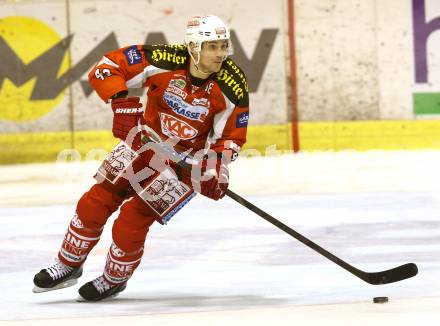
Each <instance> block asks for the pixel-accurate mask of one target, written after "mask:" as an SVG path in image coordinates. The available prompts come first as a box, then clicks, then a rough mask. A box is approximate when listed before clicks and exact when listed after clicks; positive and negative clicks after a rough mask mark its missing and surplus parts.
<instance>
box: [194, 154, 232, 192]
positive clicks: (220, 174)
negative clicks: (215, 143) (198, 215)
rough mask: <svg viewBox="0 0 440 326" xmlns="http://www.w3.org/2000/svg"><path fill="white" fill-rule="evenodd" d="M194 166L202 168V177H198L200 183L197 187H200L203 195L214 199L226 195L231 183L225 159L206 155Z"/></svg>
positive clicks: (199, 189)
mask: <svg viewBox="0 0 440 326" xmlns="http://www.w3.org/2000/svg"><path fill="white" fill-rule="evenodd" d="M194 168H198V169H200V174H201V177H200V178H199V179H198V178H197V179H198V185H196V187H195V188H196V189H197V188H198V189H197V190H198V191H199V192H200V193H201V194H202V195H204V196H206V197H208V198H211V199H214V200H219V199H220V198H223V197H224V196H225V192H226V190H227V189H228V185H229V169H228V165H227V164H226V162H225V160H222V159H221V158H219V157H215V158H207V157H206V158H204V159H203V160H202V161H201V162H200V163H199V165H198V166H197V167H194ZM193 175H194V173H193ZM193 180H194V179H193ZM196 182H197V181H196Z"/></svg>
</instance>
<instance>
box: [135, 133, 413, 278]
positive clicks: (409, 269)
mask: <svg viewBox="0 0 440 326" xmlns="http://www.w3.org/2000/svg"><path fill="white" fill-rule="evenodd" d="M143 141H144V143H146V144H147V146H148V147H150V148H152V149H154V150H156V151H157V152H159V153H162V154H164V155H165V156H167V157H169V158H170V159H171V160H172V161H174V162H175V163H177V164H178V165H179V166H181V167H182V168H184V169H187V170H190V169H191V168H192V166H191V164H189V163H187V162H186V161H185V159H184V158H183V157H182V156H181V155H179V153H178V152H176V151H175V150H174V148H173V147H172V146H170V144H168V143H166V142H163V141H158V140H157V139H155V140H154V141H153V140H151V139H150V138H148V139H147V137H144V138H143ZM226 195H227V196H228V197H229V198H231V199H233V200H235V201H236V202H237V203H239V204H240V205H242V206H244V207H246V208H247V209H249V210H251V211H252V212H254V213H255V214H257V215H258V216H260V217H262V218H264V219H265V220H266V221H268V222H269V223H271V224H273V225H275V226H276V227H277V228H279V229H280V230H282V231H284V232H286V233H287V234H289V235H291V236H292V237H294V238H295V239H297V240H299V241H300V242H302V243H303V244H305V245H306V246H308V247H309V248H311V249H313V250H315V251H316V252H317V253H319V254H321V255H322V256H324V257H326V258H327V259H329V260H331V261H332V262H334V263H335V264H337V265H339V266H340V267H342V268H344V269H345V270H347V271H348V272H350V273H351V274H353V275H355V276H357V277H358V278H360V279H361V280H363V281H365V282H367V283H369V284H373V285H379V284H388V283H393V282H399V281H402V280H405V279H407V278H410V277H413V276H416V275H417V273H418V268H417V265H416V264H414V263H408V264H404V265H401V266H398V267H395V268H391V269H389V270H385V271H381V272H372V273H368V272H364V271H362V270H360V269H357V268H356V267H354V266H352V265H350V264H349V263H347V262H345V261H344V260H342V259H340V258H339V257H336V256H335V255H333V254H332V253H331V252H329V251H327V250H325V249H324V248H322V247H321V246H319V245H318V244H316V243H314V242H313V241H311V240H309V239H308V238H306V237H304V236H303V235H301V234H300V233H298V232H296V231H295V230H293V229H291V228H290V227H288V226H287V225H286V224H284V223H282V222H281V221H279V220H277V219H276V218H274V217H273V216H271V215H269V214H268V213H266V212H265V211H263V210H262V209H260V208H258V207H257V206H255V205H254V204H252V203H250V202H249V201H247V200H246V199H244V198H243V197H241V196H239V195H238V194H236V193H235V192H233V191H232V190H230V189H228V190H226Z"/></svg>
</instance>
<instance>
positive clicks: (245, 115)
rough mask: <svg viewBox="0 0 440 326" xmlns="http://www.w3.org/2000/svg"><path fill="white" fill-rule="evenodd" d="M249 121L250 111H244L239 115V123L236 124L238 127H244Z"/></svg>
mask: <svg viewBox="0 0 440 326" xmlns="http://www.w3.org/2000/svg"><path fill="white" fill-rule="evenodd" d="M248 122H249V112H243V113H240V114H239V115H237V123H236V124H235V126H236V127H237V128H244V127H247V125H248Z"/></svg>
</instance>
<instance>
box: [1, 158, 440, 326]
mask: <svg viewBox="0 0 440 326" xmlns="http://www.w3.org/2000/svg"><path fill="white" fill-rule="evenodd" d="M439 157H440V155H439V154H438V153H437V152H391V153H388V152H384V153H377V152H373V153H338V154H336V153H331V154H325V153H321V154H307V155H305V154H303V155H300V156H285V157H279V158H272V159H270V163H271V165H270V167H271V169H267V170H265V171H266V172H265V173H266V174H265V176H262V177H260V178H254V179H249V177H248V173H249V171H250V170H253V169H256V170H259V171H261V168H260V167H261V166H263V167H264V166H267V162H268V161H269V160H268V159H263V158H260V159H249V160H243V162H242V163H241V164H242V166H244V167H245V168H243V169H242V170H241V169H240V168H236V169H235V170H234V171H233V174H234V175H235V178H236V181H235V184H233V185H231V189H233V190H235V189H238V190H237V192H240V193H241V194H245V195H246V198H247V199H249V200H250V201H251V202H253V203H254V204H256V205H257V206H259V207H260V208H262V209H263V210H265V211H267V212H268V213H270V214H272V215H273V216H274V217H276V218H278V219H280V220H281V221H282V222H284V223H285V224H287V225H289V226H291V227H292V228H294V229H295V230H296V231H298V232H300V233H301V234H303V235H304V236H306V237H308V238H310V239H311V240H313V241H315V242H316V243H318V244H320V245H321V246H323V247H324V248H326V249H327V250H329V251H330V252H332V253H334V254H335V255H337V256H338V257H340V258H342V259H344V260H345V261H347V262H349V263H350V264H353V265H354V266H356V267H358V268H360V269H362V270H365V271H379V270H384V269H388V268H392V267H395V266H397V265H400V264H403V263H407V262H414V263H416V264H417V265H418V267H419V275H417V276H416V277H414V278H411V279H408V280H405V281H402V282H398V283H393V284H388V285H381V286H372V285H369V284H367V283H365V282H363V281H361V280H360V279H358V278H356V277H354V276H352V275H351V274H349V273H348V272H346V271H345V270H343V269H342V268H340V267H339V266H337V265H335V264H334V263H332V262H330V261H329V260H327V259H326V258H324V257H322V256H320V255H319V254H317V253H316V252H314V251H313V250H311V249H309V248H307V247H306V246H305V245H303V244H301V243H300V242H298V241H297V240H295V239H293V238H291V237H290V236H289V235H287V234H285V233H283V232H282V231H280V230H278V229H277V228H275V227H274V226H272V225H271V224H269V223H268V222H266V221H265V220H263V219H262V218H260V217H258V216H257V215H255V214H254V213H252V212H250V211H247V210H246V209H245V208H243V207H242V206H240V205H238V204H237V203H235V202H234V201H232V200H231V199H229V198H225V199H224V200H222V201H219V202H217V203H215V202H212V201H210V200H208V199H205V198H203V197H201V196H198V197H196V198H195V199H194V200H193V201H191V202H190V203H189V204H188V205H187V206H186V207H185V208H184V209H183V210H182V211H181V212H180V213H179V214H178V215H176V216H175V217H174V218H173V219H172V220H171V221H170V222H169V224H168V225H166V226H161V225H159V224H157V225H153V227H152V228H151V230H150V233H149V235H148V237H147V244H146V252H145V255H144V257H143V260H142V263H141V265H140V267H139V268H138V270H137V271H136V273H135V275H134V276H133V278H132V279H131V280H130V282H129V284H128V287H127V289H126V290H125V291H124V292H123V293H121V295H120V296H119V297H118V298H117V299H116V300H112V301H108V302H100V303H93V304H90V303H78V302H76V298H77V289H78V288H79V286H80V285H81V284H83V283H84V282H86V281H89V280H91V279H93V278H94V277H96V276H98V275H99V274H100V273H101V272H102V268H103V265H104V262H105V255H106V251H107V248H108V246H109V245H110V241H111V239H110V231H111V224H112V223H111V222H112V221H109V223H108V224H107V226H106V229H105V231H104V235H103V237H102V239H101V241H100V243H99V244H98V245H97V247H95V249H94V250H93V252H92V254H91V255H90V256H89V259H88V260H87V263H86V265H85V271H84V275H83V277H82V278H81V279H80V282H79V284H78V285H76V286H74V287H72V288H68V289H63V290H59V291H53V292H46V293H41V294H34V293H32V292H31V289H32V278H33V275H34V274H35V273H36V272H38V271H39V270H40V269H41V268H43V267H45V266H47V265H48V264H51V263H52V261H53V258H54V257H55V255H56V252H57V250H58V247H59V245H60V243H61V239H62V236H63V234H64V232H65V230H66V228H67V224H68V222H69V220H70V218H71V216H72V214H73V211H74V207H75V206H74V202H75V201H76V199H77V197H75V196H77V195H78V194H79V193H80V191H79V190H80V189H81V188H83V189H82V190H81V191H84V190H86V189H87V187H88V186H89V183H90V180H88V181H84V179H83V177H82V176H81V177H78V179H77V180H70V181H69V182H70V183H63V182H61V181H60V180H59V179H57V177H54V174H55V173H56V167H54V166H51V165H29V166H22V167H19V166H11V167H0V174H1V175H2V176H1V178H2V179H0V180H1V182H0V185H1V188H0V191H1V194H2V199H1V201H0V281H1V285H2V292H3V293H2V294H3V295H2V299H1V305H0V320H1V321H3V322H1V321H0V323H1V324H9V323H12V324H14V325H15V324H17V325H22V324H32V325H34V324H42V325H43V324H44V325H69V324H78V323H81V324H84V325H86V324H93V325H110V324H111V325H113V324H114V325H116V324H118V325H120V324H129V325H225V324H230V325H293V324H296V325H387V326H391V325H414V324H415V323H416V322H417V323H419V324H421V325H433V326H434V325H439V324H440V281H439V276H440V192H437V189H436V187H439V184H431V182H432V183H435V182H436V179H437V178H438V176H437V175H434V173H436V170H435V164H436V162H438V160H439ZM399 158H400V160H399ZM402 158H406V159H407V160H405V159H402ZM425 160H426V162H427V163H426V166H425V168H424V169H423V168H422V169H420V168H418V169H413V167H411V166H405V162H408V164H410V165H411V164H413V163H414V162H420V161H425ZM317 161H320V163H321V165H322V166H323V167H325V168H323V170H325V175H324V174H323V180H327V181H326V182H324V184H323V186H322V187H321V188H319V182H318V181H319V176H318V175H316V174H317V173H319V169H316V167H315V165H313V164H312V165H311V164H310V162H317ZM399 161H400V164H399V166H398V168H396V164H397V162H399ZM289 162H290V164H289ZM368 162H369V164H368ZM392 162H394V163H396V164H394V163H392ZM237 163H238V162H237ZM244 163H247V165H244ZM90 166H93V164H92V165H90V164H89V165H87V164H85V165H81V166H76V167H74V168H75V169H79V170H78V171H81V172H82V173H85V172H87V175H88V176H90V175H91V174H93V171H92V170H90V171H89V168H90ZM289 166H290V168H288V167H289ZM293 166H295V169H296V170H295V171H291V170H286V168H288V169H291V168H292V167H293ZM365 166H368V169H365V168H364V167H365ZM438 166H440V165H437V167H438ZM239 167H240V165H239ZM281 167H283V169H282V168H281ZM431 168H432V169H431ZM348 170H351V171H352V172H350V174H351V178H348V177H347V175H346V173H347V171H348ZM396 170H397V171H396ZM67 171H68V170H67ZM356 171H357V172H356ZM409 171H413V172H412V173H413V174H414V173H417V174H418V179H423V180H419V181H418V182H417V184H416V185H415V187H414V188H415V189H413V190H411V185H410V184H408V182H406V183H404V182H403V181H401V186H400V187H399V186H398V185H396V182H395V180H397V179H398V178H397V174H398V173H400V174H401V178H405V179H406V180H407V181H408V180H415V179H417V178H415V177H414V176H413V174H409V173H408V172H409ZM89 172H90V173H89ZM387 173H388V174H389V175H390V176H391V177H390V178H389V179H386V178H384V179H381V182H380V183H379V182H378V179H377V180H376V182H374V183H373V182H372V181H371V180H372V179H374V178H375V175H376V174H378V175H381V176H386V175H387ZM268 174H269V175H270V174H272V176H273V177H272V178H270V176H268ZM281 174H283V175H284V177H282V176H281ZM329 174H330V175H329ZM309 175H311V180H310V181H308V180H307V178H308V176H309ZM368 175H370V178H369V177H368ZM38 176H39V177H38ZM243 176H245V177H243ZM338 176H339V178H338ZM271 179H272V180H275V181H274V182H276V184H275V185H274V186H273V187H270V180H271ZM276 180H278V181H276ZM332 180H335V181H336V182H335V181H332ZM338 180H339V182H337V181H338ZM240 182H241V183H240ZM332 182H333V183H334V185H335V186H334V188H332V187H331V183H332ZM289 183H290V184H291V185H292V187H291V190H290V191H289ZM239 184H240V186H238V185H239ZM298 184H299V185H301V186H300V187H299V186H298ZM17 185H21V188H23V186H24V187H26V189H25V190H23V192H24V194H25V197H26V198H29V200H26V201H25V202H23V203H20V202H19V197H20V193H17V192H16V191H18V190H19V189H20V187H19V186H17ZM50 185H53V186H50ZM234 186H235V188H233V187H234ZM68 187H71V188H68ZM298 187H299V188H298ZM66 188H67V189H66ZM274 188H275V189H278V190H276V191H275V190H274ZM60 189H63V191H64V192H63V193H61V192H60ZM69 189H72V192H73V193H74V194H71V195H70V196H69ZM265 190H266V191H265ZM57 195H59V196H58V197H57V200H55V201H52V200H51V198H54V196H57ZM36 197H37V198H38V205H37V203H36V202H33V201H32V199H33V198H36ZM53 202H55V203H58V204H57V205H51V203H53ZM113 218H114V217H113ZM113 218H112V219H113ZM375 296H388V297H389V298H390V302H389V303H387V304H373V303H372V298H373V297H375Z"/></svg>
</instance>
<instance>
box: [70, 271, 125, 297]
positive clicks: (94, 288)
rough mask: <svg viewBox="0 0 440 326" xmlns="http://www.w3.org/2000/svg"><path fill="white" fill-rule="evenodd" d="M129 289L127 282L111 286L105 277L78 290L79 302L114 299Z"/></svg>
mask: <svg viewBox="0 0 440 326" xmlns="http://www.w3.org/2000/svg"><path fill="white" fill-rule="evenodd" d="M126 287H127V282H124V283H121V284H117V285H114V284H111V283H109V282H107V281H106V279H105V278H104V276H103V275H101V276H100V277H98V278H96V279H94V280H93V281H90V282H88V283H86V284H84V285H83V286H81V287H80V289H79V290H78V292H79V295H80V298H78V301H101V300H104V299H109V298H114V297H116V296H117V295H118V294H119V293H120V292H122V291H124V290H125V288H126Z"/></svg>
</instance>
